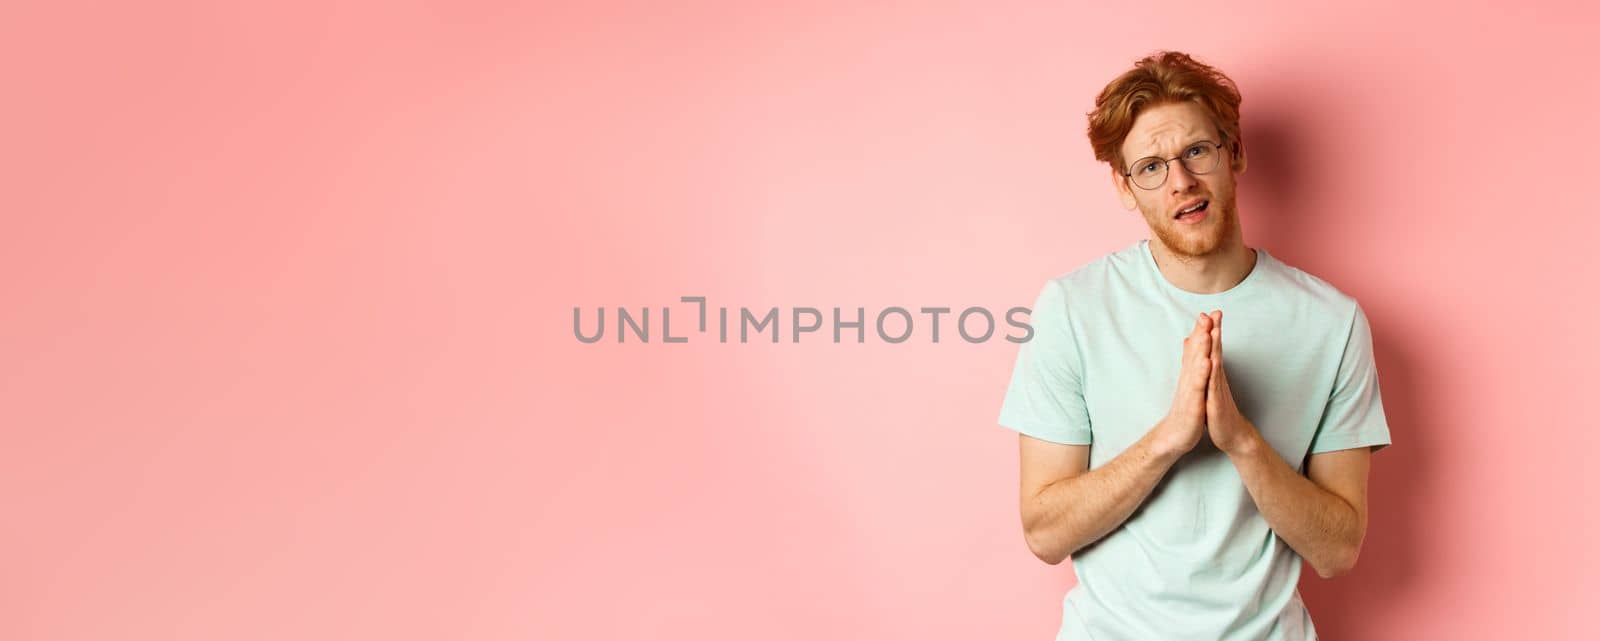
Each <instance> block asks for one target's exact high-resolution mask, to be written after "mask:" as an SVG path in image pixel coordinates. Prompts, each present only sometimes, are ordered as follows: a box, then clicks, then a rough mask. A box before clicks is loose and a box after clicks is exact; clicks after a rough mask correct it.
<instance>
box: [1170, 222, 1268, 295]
mask: <svg viewBox="0 0 1600 641" xmlns="http://www.w3.org/2000/svg"><path fill="white" fill-rule="evenodd" d="M1150 255H1151V256H1154V257H1155V259H1156V267H1157V268H1158V269H1159V270H1160V271H1161V275H1162V276H1164V277H1166V279H1167V282H1170V283H1172V284H1173V286H1175V287H1177V288H1178V289H1182V290H1184V291H1187V292H1193V293H1196V294H1216V293H1220V292H1225V291H1228V290H1230V289H1233V287H1234V286H1235V285H1238V284H1239V283H1240V282H1241V281H1243V280H1244V279H1245V277H1246V276H1249V275H1250V270H1252V269H1255V266H1256V251H1255V250H1254V249H1251V248H1249V247H1246V246H1245V244H1244V239H1242V238H1240V237H1238V235H1230V236H1229V238H1228V239H1227V240H1226V241H1224V242H1223V244H1222V245H1221V246H1219V247H1217V249H1216V251H1213V252H1211V253H1209V254H1206V255H1203V256H1190V255H1186V254H1178V253H1175V252H1173V251H1172V250H1171V249H1170V248H1168V247H1167V246H1166V244H1165V243H1163V242H1161V239H1160V238H1151V239H1150Z"/></svg>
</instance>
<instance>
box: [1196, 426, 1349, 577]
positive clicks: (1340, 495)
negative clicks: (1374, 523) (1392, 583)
mask: <svg viewBox="0 0 1600 641" xmlns="http://www.w3.org/2000/svg"><path fill="white" fill-rule="evenodd" d="M1251 432H1252V433H1253V434H1254V436H1253V438H1250V439H1249V440H1248V441H1246V443H1247V444H1246V445H1242V446H1241V447H1239V448H1237V449H1236V450H1235V451H1232V452H1228V456H1229V458H1231V459H1233V464H1234V465H1235V466H1237V467H1238V468H1239V476H1240V477H1242V478H1243V479H1244V486H1245V488H1246V489H1248V490H1249V491H1250V497H1251V498H1253V499H1255V502H1256V507H1257V508H1258V509H1260V510H1261V516H1263V517H1265V518H1266V520H1267V524H1268V525H1270V526H1272V531H1273V532H1275V533H1277V535H1278V536H1279V537H1280V538H1282V539H1283V540H1284V542H1285V543H1288V544H1289V547H1290V548H1293V549H1294V551H1295V552H1297V553H1299V554H1300V556H1301V557H1302V558H1304V559H1305V560H1306V561H1307V562H1308V563H1310V564H1311V567H1312V569H1314V570H1316V572H1317V575H1318V576H1321V577H1322V578H1324V579H1330V578H1333V577H1335V576H1339V575H1341V574H1344V573H1346V572H1349V571H1350V569H1351V568H1352V567H1354V566H1355V564H1356V557H1357V556H1359V555H1360V553H1361V541H1362V539H1364V538H1365V537H1366V533H1367V470H1368V469H1369V468H1370V466H1371V462H1372V451H1371V450H1370V449H1369V448H1366V447H1358V448H1353V449H1348V450H1338V451H1334V452H1323V453H1321V454H1313V455H1311V457H1310V458H1309V459H1308V460H1307V463H1306V474H1307V475H1308V476H1309V478H1307V476H1301V475H1300V474H1299V473H1298V472H1295V471H1294V468H1291V467H1289V464H1288V462H1286V461H1284V460H1283V457H1281V456H1279V455H1278V452H1277V450H1274V449H1272V446H1271V445H1270V444H1268V443H1267V442H1266V440H1265V439H1262V438H1261V435H1260V433H1259V432H1256V431H1255V429H1254V427H1252V428H1251Z"/></svg>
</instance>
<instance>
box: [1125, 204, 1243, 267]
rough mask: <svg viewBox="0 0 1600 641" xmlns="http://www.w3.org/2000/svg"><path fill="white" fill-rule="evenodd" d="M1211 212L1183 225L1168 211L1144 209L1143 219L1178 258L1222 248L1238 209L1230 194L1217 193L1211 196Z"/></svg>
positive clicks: (1191, 256) (1237, 222) (1199, 255)
mask: <svg viewBox="0 0 1600 641" xmlns="http://www.w3.org/2000/svg"><path fill="white" fill-rule="evenodd" d="M1209 209H1211V210H1212V211H1211V216H1210V217H1209V218H1207V219H1206V220H1205V221H1204V222H1202V223H1200V224H1199V225H1185V224H1182V223H1179V222H1178V221H1177V220H1176V219H1174V218H1171V217H1170V215H1169V214H1168V213H1167V212H1158V213H1155V214H1151V213H1150V212H1145V220H1146V222H1149V223H1150V229H1151V230H1152V231H1154V232H1155V234H1156V238H1157V239H1159V240H1160V241H1161V244H1163V245H1166V247H1167V249H1168V250H1171V252H1172V254H1173V255H1174V256H1176V257H1178V258H1179V259H1186V258H1201V257H1205V256H1210V255H1212V254H1215V253H1217V252H1219V251H1221V250H1222V249H1223V248H1224V247H1225V246H1226V243H1228V242H1229V239H1231V238H1232V237H1233V234H1234V229H1235V228H1237V227H1238V226H1239V211H1238V208H1237V207H1236V202H1235V199H1234V195H1233V194H1231V193H1230V194H1218V195H1217V197H1215V198H1212V199H1211V206H1210V207H1209Z"/></svg>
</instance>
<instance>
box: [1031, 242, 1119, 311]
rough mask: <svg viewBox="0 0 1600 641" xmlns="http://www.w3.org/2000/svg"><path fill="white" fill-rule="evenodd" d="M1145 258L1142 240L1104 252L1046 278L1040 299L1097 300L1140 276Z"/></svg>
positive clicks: (1067, 301) (1063, 301)
mask: <svg viewBox="0 0 1600 641" xmlns="http://www.w3.org/2000/svg"><path fill="white" fill-rule="evenodd" d="M1143 257H1144V254H1143V253H1142V250H1141V248H1140V246H1139V243H1134V244H1132V245H1129V246H1127V247H1124V248H1122V249H1119V250H1117V251H1114V252H1111V253H1109V254H1105V255H1103V256H1100V257H1098V258H1095V259H1093V260H1090V261H1088V262H1085V263H1083V264H1080V265H1078V266H1077V267H1074V268H1072V269H1071V270H1069V271H1067V272H1065V273H1062V274H1059V275H1057V276H1055V277H1053V278H1051V279H1050V280H1048V281H1046V282H1045V284H1044V291H1042V292H1040V298H1041V299H1043V298H1046V297H1049V300H1050V301H1051V302H1060V303H1061V304H1069V303H1070V302H1072V301H1074V300H1078V301H1082V300H1094V299H1098V298H1100V297H1102V296H1104V295H1105V294H1107V293H1108V292H1109V291H1110V290H1111V289H1113V288H1115V287H1117V286H1118V285H1126V284H1128V283H1130V282H1131V281H1132V280H1133V279H1135V278H1137V275H1138V273H1139V272H1138V268H1139V267H1140V265H1139V261H1140V260H1142V259H1143Z"/></svg>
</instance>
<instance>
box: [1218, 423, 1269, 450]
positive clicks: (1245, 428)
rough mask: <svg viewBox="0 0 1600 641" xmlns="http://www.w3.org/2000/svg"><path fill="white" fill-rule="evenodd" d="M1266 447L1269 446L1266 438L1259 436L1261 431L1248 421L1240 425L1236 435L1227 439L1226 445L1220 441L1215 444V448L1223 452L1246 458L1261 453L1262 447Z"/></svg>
mask: <svg viewBox="0 0 1600 641" xmlns="http://www.w3.org/2000/svg"><path fill="white" fill-rule="evenodd" d="M1267 447H1270V446H1269V445H1268V444H1267V441H1266V439H1264V438H1262V437H1261V432H1260V431H1258V430H1257V429H1256V426H1255V425H1252V424H1251V423H1250V422H1249V421H1245V422H1244V423H1243V424H1242V425H1241V427H1240V429H1239V430H1238V435H1237V436H1235V437H1234V438H1232V439H1229V442H1228V443H1227V444H1226V445H1223V444H1220V443H1219V444H1218V445H1217V449H1220V450H1222V451H1223V453H1224V454H1227V455H1228V456H1231V457H1235V458H1240V457H1244V458H1248V457H1251V456H1255V455H1256V454H1259V453H1261V450H1262V449H1264V448H1267Z"/></svg>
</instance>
